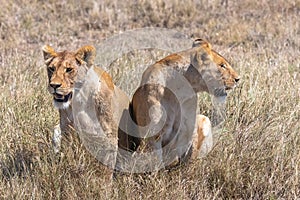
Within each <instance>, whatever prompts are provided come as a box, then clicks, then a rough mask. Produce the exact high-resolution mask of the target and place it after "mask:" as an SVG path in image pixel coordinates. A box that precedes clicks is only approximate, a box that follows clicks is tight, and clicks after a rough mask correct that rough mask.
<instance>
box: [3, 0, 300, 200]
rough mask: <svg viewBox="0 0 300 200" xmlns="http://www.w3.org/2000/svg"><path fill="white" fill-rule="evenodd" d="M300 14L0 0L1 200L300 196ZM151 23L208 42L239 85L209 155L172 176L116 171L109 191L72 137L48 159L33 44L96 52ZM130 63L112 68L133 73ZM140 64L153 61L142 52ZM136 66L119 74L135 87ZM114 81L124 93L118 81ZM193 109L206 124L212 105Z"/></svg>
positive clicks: (284, 5) (49, 119)
mask: <svg viewBox="0 0 300 200" xmlns="http://www.w3.org/2000/svg"><path fill="white" fill-rule="evenodd" d="M299 16H300V3H299V2H297V1H293V0H285V1H283V0H276V1H268V0H262V1H259V2H258V1H250V0H245V1H221V0H219V1H218V0H213V1H192V0H188V1H179V0H175V1H171V0H167V1H160V0H154V1H151V2H150V1H116V0H114V1H108V0H104V1H101V2H98V1H92V0H87V1H72V0H70V1H55V0H54V1H49V2H46V1H37V0H32V1H30V2H28V1H25V0H18V1H1V8H0V82H1V85H0V97H1V101H0V107H1V109H0V127H1V129H0V142H1V145H0V197H1V199H67V198H68V199H104V198H112V199H145V198H147V199H175V198H176V199H297V198H300V180H299V179H300V175H299V170H300V136H299V133H300V123H299V122H300V120H299V118H300V82H299V80H300V75H299V73H300V65H299V63H300V60H299V55H300V39H299V38H300V32H299V30H300V26H299ZM148 26H151V27H164V28H170V29H175V30H177V31H180V32H182V33H185V34H186V35H189V36H197V37H203V38H206V39H208V40H209V41H210V42H211V43H212V45H213V47H214V49H216V50H217V51H218V52H220V53H221V54H222V55H224V56H225V57H226V58H228V59H229V60H230V61H231V63H232V64H233V66H234V68H235V69H236V70H237V71H238V72H239V74H240V75H241V83H240V85H239V87H238V88H236V89H235V90H234V91H232V92H231V93H230V95H229V97H228V101H227V105H226V107H227V113H226V114H227V119H226V122H225V124H224V127H223V129H222V132H221V133H220V135H221V137H220V139H219V141H218V142H217V143H216V145H215V147H214V149H213V151H212V152H211V153H210V154H209V155H208V156H206V157H205V158H203V159H201V160H198V161H195V162H193V163H190V164H188V165H186V166H181V167H179V168H177V169H174V170H172V171H170V172H169V171H162V172H159V173H157V174H152V175H139V174H126V175H119V176H117V177H116V179H115V180H114V182H113V183H112V184H113V189H112V190H110V189H109V187H110V186H109V184H107V183H106V182H105V180H104V179H103V177H104V175H103V170H102V169H103V168H102V165H101V164H100V163H98V162H97V160H96V159H94V158H93V157H92V156H91V155H90V154H89V153H88V152H87V151H86V150H85V148H84V146H82V145H81V143H80V141H79V140H78V138H76V137H73V138H72V137H71V138H65V139H64V140H65V141H64V142H63V150H62V153H61V155H59V156H58V155H53V153H52V149H51V135H52V131H53V127H54V125H55V124H57V123H58V115H57V111H56V110H55V109H54V108H53V106H52V102H51V97H50V95H49V94H48V93H47V91H46V85H47V78H46V69H45V66H44V64H43V59H42V54H41V50H40V48H41V46H42V45H44V44H51V45H52V46H54V47H57V48H58V49H60V50H63V49H70V50H75V49H77V48H78V47H80V46H81V45H84V44H95V45H96V46H97V44H100V42H101V41H103V40H104V39H105V38H107V37H110V36H113V35H116V34H118V33H120V32H123V31H126V30H130V29H133V28H142V27H148ZM159 56H162V55H161V54H158V55H157V57H159ZM148 58H149V60H148V61H147V59H148ZM126 59H130V58H128V57H125V58H123V60H122V59H121V60H120V61H121V62H119V63H117V64H118V65H122V68H123V69H126V68H128V69H129V68H130V69H131V68H132V66H130V63H131V62H125V61H126ZM137 59H140V60H142V61H145V62H152V60H151V59H153V60H154V59H155V58H153V57H151V58H150V57H148V55H145V54H143V52H139V54H137ZM130 61H131V60H130ZM116 62H117V61H116ZM104 67H107V66H104ZM138 70H139V69H137V73H136V74H135V73H124V74H125V75H126V76H129V77H128V80H134V79H136V80H139V78H140V75H139V74H140V71H138ZM133 71H134V70H133ZM111 73H114V72H113V71H112V72H111ZM115 78H116V83H117V84H119V85H120V86H121V87H123V88H125V89H126V88H127V91H126V92H127V93H128V94H132V92H133V91H132V90H133V89H134V87H133V86H130V87H126V79H125V78H122V77H118V74H115ZM200 102H201V105H200V108H201V109H202V112H203V113H205V114H207V115H208V116H210V115H211V111H210V110H211V104H210V103H209V98H208V97H207V96H205V95H204V96H201V98H200Z"/></svg>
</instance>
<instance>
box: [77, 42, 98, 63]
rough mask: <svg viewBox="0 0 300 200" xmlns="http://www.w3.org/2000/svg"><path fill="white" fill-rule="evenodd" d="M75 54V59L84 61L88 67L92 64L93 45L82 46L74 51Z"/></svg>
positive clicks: (94, 53) (94, 50)
mask: <svg viewBox="0 0 300 200" xmlns="http://www.w3.org/2000/svg"><path fill="white" fill-rule="evenodd" d="M75 55H76V59H78V60H79V61H84V62H86V64H87V66H88V67H90V66H91V65H93V64H94V60H95V57H96V49H95V47H93V46H83V47H81V48H80V49H78V50H77V51H76V54H75Z"/></svg>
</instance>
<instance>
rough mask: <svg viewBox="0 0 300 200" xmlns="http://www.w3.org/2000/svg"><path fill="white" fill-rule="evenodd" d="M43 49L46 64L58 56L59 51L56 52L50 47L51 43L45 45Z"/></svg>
mask: <svg viewBox="0 0 300 200" xmlns="http://www.w3.org/2000/svg"><path fill="white" fill-rule="evenodd" d="M42 51H43V55H44V60H45V63H46V65H48V64H49V62H50V61H51V60H52V59H53V58H54V57H56V56H57V53H56V52H55V50H54V49H53V48H52V47H50V46H49V45H45V46H43V47H42Z"/></svg>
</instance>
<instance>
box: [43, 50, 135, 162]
mask: <svg viewBox="0 0 300 200" xmlns="http://www.w3.org/2000/svg"><path fill="white" fill-rule="evenodd" d="M42 51H43V55H44V60H45V64H46V66H47V73H48V83H49V84H48V91H49V92H50V94H51V95H52V97H53V103H54V106H55V107H56V108H57V109H58V111H59V116H60V123H59V125H57V126H55V128H54V134H53V145H54V151H55V152H56V153H57V152H59V151H60V146H61V137H62V134H69V133H70V132H73V131H74V130H75V131H77V132H80V133H81V134H80V136H81V139H82V141H83V142H84V143H85V144H87V145H85V146H86V147H87V148H88V149H89V148H90V149H89V150H90V151H94V153H95V152H97V154H96V157H97V159H98V160H101V161H103V162H105V164H106V165H108V166H109V167H111V168H114V165H115V162H116V152H117V146H118V142H119V141H118V126H119V123H120V120H121V118H122V114H123V112H124V110H128V106H129V103H130V100H129V98H128V97H127V95H126V94H125V93H124V92H123V91H122V90H120V89H119V88H118V87H116V86H115V85H114V83H113V80H112V78H111V76H110V75H109V74H108V73H107V72H105V71H104V70H103V69H102V68H100V67H98V66H95V65H94V59H95V56H96V49H95V48H94V47H93V46H83V47H81V48H79V49H78V50H76V51H74V52H73V51H61V52H56V51H55V50H54V49H53V48H52V47H50V46H49V45H45V46H44V47H43V48H42ZM93 148H105V149H93ZM98 150H100V151H98ZM101 150H102V151H101ZM103 150H104V151H103ZM106 150H107V151H106Z"/></svg>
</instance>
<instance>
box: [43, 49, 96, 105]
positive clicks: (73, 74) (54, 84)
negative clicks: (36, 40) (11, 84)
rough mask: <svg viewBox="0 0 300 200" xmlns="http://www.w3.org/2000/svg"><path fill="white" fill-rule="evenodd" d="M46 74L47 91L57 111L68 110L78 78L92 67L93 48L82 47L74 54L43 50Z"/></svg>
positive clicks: (94, 51) (94, 52)
mask: <svg viewBox="0 0 300 200" xmlns="http://www.w3.org/2000/svg"><path fill="white" fill-rule="evenodd" d="M42 50H43V54H44V60H45V64H46V66H47V72H48V80H49V85H48V91H49V92H50V93H51V94H52V95H53V101H54V105H55V107H56V108H58V109H65V108H68V107H69V105H70V103H71V98H72V95H73V92H74V85H75V82H76V81H77V79H78V76H80V75H83V73H84V72H86V71H87V69H88V68H90V66H91V65H93V62H94V58H95V54H96V50H95V48H94V47H93V46H83V47H81V48H80V49H78V50H77V51H75V52H70V51H62V52H56V51H55V50H54V49H53V48H52V47H50V46H48V45H45V46H44V47H43V48H42Z"/></svg>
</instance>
